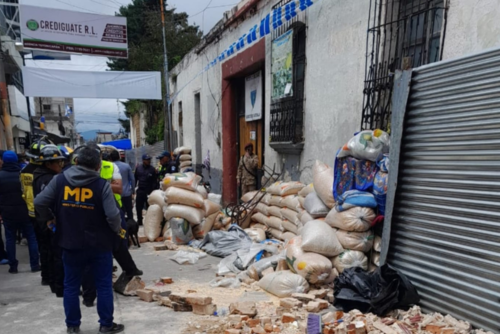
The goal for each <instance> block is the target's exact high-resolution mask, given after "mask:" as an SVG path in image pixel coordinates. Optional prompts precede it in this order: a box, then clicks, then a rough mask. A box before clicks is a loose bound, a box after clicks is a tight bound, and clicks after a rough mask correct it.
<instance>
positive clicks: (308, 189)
mask: <svg viewBox="0 0 500 334" xmlns="http://www.w3.org/2000/svg"><path fill="white" fill-rule="evenodd" d="M313 192H315V191H314V184H313V183H310V184H309V185H307V186H305V187H304V188H302V190H301V191H299V193H298V194H297V195H298V196H299V203H300V206H301V207H302V209H304V202H305V200H306V197H307V195H309V194H310V193H313Z"/></svg>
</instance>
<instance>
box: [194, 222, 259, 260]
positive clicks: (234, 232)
mask: <svg viewBox="0 0 500 334" xmlns="http://www.w3.org/2000/svg"><path fill="white" fill-rule="evenodd" d="M251 245H252V239H250V237H249V236H248V235H247V234H246V233H245V231H244V230H242V229H241V227H239V226H237V225H232V226H231V227H230V228H229V230H228V231H211V232H209V233H208V234H207V235H206V236H205V239H203V241H202V243H201V245H200V248H201V249H203V250H204V251H205V252H206V253H208V254H210V255H212V256H217V257H227V256H229V255H231V254H232V253H233V252H235V251H237V250H239V249H249V248H250V247H251Z"/></svg>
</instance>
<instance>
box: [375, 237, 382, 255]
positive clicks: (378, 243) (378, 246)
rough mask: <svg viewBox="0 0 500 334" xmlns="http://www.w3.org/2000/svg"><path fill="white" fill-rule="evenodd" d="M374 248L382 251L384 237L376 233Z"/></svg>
mask: <svg viewBox="0 0 500 334" xmlns="http://www.w3.org/2000/svg"><path fill="white" fill-rule="evenodd" d="M373 250H374V251H375V252H378V253H380V252H381V251H382V237H380V236H378V235H376V236H375V239H374V240H373Z"/></svg>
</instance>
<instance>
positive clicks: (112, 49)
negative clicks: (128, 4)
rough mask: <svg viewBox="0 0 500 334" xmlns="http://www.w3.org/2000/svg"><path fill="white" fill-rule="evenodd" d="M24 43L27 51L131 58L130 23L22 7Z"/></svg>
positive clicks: (113, 17)
mask: <svg viewBox="0 0 500 334" xmlns="http://www.w3.org/2000/svg"><path fill="white" fill-rule="evenodd" d="M20 8H21V17H20V26H21V39H22V42H23V46H24V47H25V48H27V49H39V50H49V51H57V52H68V53H80V54H88V55H94V56H103V57H116V58H127V57H128V40H127V19H126V18H125V17H119V16H105V15H96V14H88V13H82V12H73V11H69V10H62V9H55V8H44V7H34V6H25V5H20Z"/></svg>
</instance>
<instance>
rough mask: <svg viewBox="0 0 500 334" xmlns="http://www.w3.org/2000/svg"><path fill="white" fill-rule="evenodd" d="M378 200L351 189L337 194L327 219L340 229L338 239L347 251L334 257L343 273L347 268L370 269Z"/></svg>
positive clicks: (334, 262)
mask: <svg viewBox="0 0 500 334" xmlns="http://www.w3.org/2000/svg"><path fill="white" fill-rule="evenodd" d="M376 207H377V202H376V201H375V198H374V197H373V195H372V194H370V193H367V192H362V191H357V190H350V191H347V192H345V193H344V194H343V195H342V196H339V197H338V201H337V205H336V206H335V208H334V209H332V210H331V211H330V213H329V214H328V216H327V217H326V218H325V222H326V223H327V224H328V225H330V226H331V227H333V228H335V229H338V230H337V232H336V234H337V238H338V240H339V242H340V244H341V245H342V247H343V248H344V249H345V251H344V252H343V253H342V254H340V255H338V256H337V257H335V258H334V259H332V263H333V265H334V267H335V268H336V269H337V270H338V271H339V272H340V273H341V272H343V271H344V269H347V268H352V267H361V268H363V269H364V270H368V257H367V256H366V253H369V252H370V251H371V249H372V247H373V239H374V235H373V230H372V224H373V222H374V221H375V218H376V214H375V211H374V209H375V208H376Z"/></svg>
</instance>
